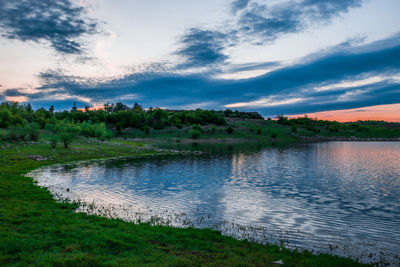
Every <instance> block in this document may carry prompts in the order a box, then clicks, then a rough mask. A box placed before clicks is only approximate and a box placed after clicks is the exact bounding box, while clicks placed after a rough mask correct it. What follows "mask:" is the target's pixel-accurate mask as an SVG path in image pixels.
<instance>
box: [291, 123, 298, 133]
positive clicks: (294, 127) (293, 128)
mask: <svg viewBox="0 0 400 267" xmlns="http://www.w3.org/2000/svg"><path fill="white" fill-rule="evenodd" d="M291 130H292V133H297V127H296V125H294V124H293V125H292V129H291Z"/></svg>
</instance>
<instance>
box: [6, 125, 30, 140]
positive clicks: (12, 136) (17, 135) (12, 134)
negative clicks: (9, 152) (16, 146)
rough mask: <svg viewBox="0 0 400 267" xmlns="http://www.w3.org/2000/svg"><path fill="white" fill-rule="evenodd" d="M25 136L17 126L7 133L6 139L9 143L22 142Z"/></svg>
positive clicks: (24, 131)
mask: <svg viewBox="0 0 400 267" xmlns="http://www.w3.org/2000/svg"><path fill="white" fill-rule="evenodd" d="M25 136H26V130H25V129H24V128H22V127H19V126H14V127H12V128H11V129H10V131H9V132H8V134H7V136H6V139H7V140H10V141H14V142H17V141H24V140H25Z"/></svg>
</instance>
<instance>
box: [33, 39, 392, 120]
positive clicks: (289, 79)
mask: <svg viewBox="0 0 400 267" xmlns="http://www.w3.org/2000/svg"><path fill="white" fill-rule="evenodd" d="M266 64H268V63H266ZM399 73H400V35H396V36H393V37H391V38H388V39H385V40H381V41H376V42H373V43H370V44H366V45H359V46H356V47H350V46H339V48H332V49H331V50H329V51H322V52H321V53H320V54H319V55H318V56H317V55H313V57H311V58H310V57H306V58H305V59H304V60H303V61H302V62H299V63H297V64H294V65H291V66H285V67H283V66H281V67H280V68H279V69H276V70H274V71H271V72H269V73H267V74H264V75H261V76H258V77H255V78H248V79H242V80H223V79H215V78H212V77H210V76H205V75H200V74H196V75H195V74H190V75H179V74H174V73H168V72H162V73H154V72H151V73H140V74H131V75H127V76H125V77H123V78H118V79H114V80H111V81H105V82H103V81H94V80H84V79H82V78H79V77H71V76H65V75H63V74H62V73H61V72H47V73H42V74H41V78H42V83H43V86H42V87H40V88H37V89H38V90H39V91H40V92H42V91H43V92H44V94H47V98H48V97H49V96H51V94H60V93H62V94H66V95H70V96H81V97H87V98H90V99H92V101H94V102H98V103H104V102H108V101H110V102H116V101H123V102H125V103H127V104H133V103H134V102H136V101H138V102H140V103H141V104H143V105H144V106H147V107H149V106H153V107H154V106H161V107H169V108H182V107H185V106H188V105H192V104H197V105H201V106H202V107H204V108H214V109H220V108H224V106H225V105H228V104H232V103H242V102H252V101H253V104H248V105H247V106H243V107H240V108H238V109H242V110H258V111H260V112H262V114H264V115H275V114H278V113H284V114H295V113H306V112H314V111H325V110H332V109H346V108H358V107H363V106H369V105H378V104H391V103H399V102H400V82H399V81H398V80H391V78H390V77H391V75H398V74H399ZM376 76H381V77H383V76H385V77H387V78H380V82H375V83H369V84H368V85H363V86H354V87H340V83H342V82H344V81H346V82H348V81H357V80H360V79H365V78H370V77H376ZM330 85H335V88H331V89H325V90H315V88H320V87H322V86H330ZM49 90H50V91H49ZM42 94H43V93H42ZM28 97H29V98H30V99H31V100H34V101H37V100H40V97H41V96H40V95H38V94H36V95H32V96H29V95H28ZM263 99H268V100H269V102H268V103H264V105H263V103H262V100H263ZM292 99H297V102H296V101H295V102H291V101H290V100H292ZM254 101H257V102H256V103H254ZM271 103H272V104H271Z"/></svg>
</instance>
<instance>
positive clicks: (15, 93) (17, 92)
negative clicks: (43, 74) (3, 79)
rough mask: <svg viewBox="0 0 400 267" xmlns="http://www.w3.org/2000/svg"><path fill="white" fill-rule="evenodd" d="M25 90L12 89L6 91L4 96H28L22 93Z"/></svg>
mask: <svg viewBox="0 0 400 267" xmlns="http://www.w3.org/2000/svg"><path fill="white" fill-rule="evenodd" d="M23 90H24V89H23V88H12V89H7V90H5V91H4V92H3V94H4V96H25V95H26V94H25V93H23V92H21V91H23Z"/></svg>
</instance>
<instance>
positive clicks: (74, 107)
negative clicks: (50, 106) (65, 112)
mask: <svg viewBox="0 0 400 267" xmlns="http://www.w3.org/2000/svg"><path fill="white" fill-rule="evenodd" d="M77 110H78V108H77V107H76V102H75V101H74V105H73V106H72V110H71V111H72V112H75V111H77Z"/></svg>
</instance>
